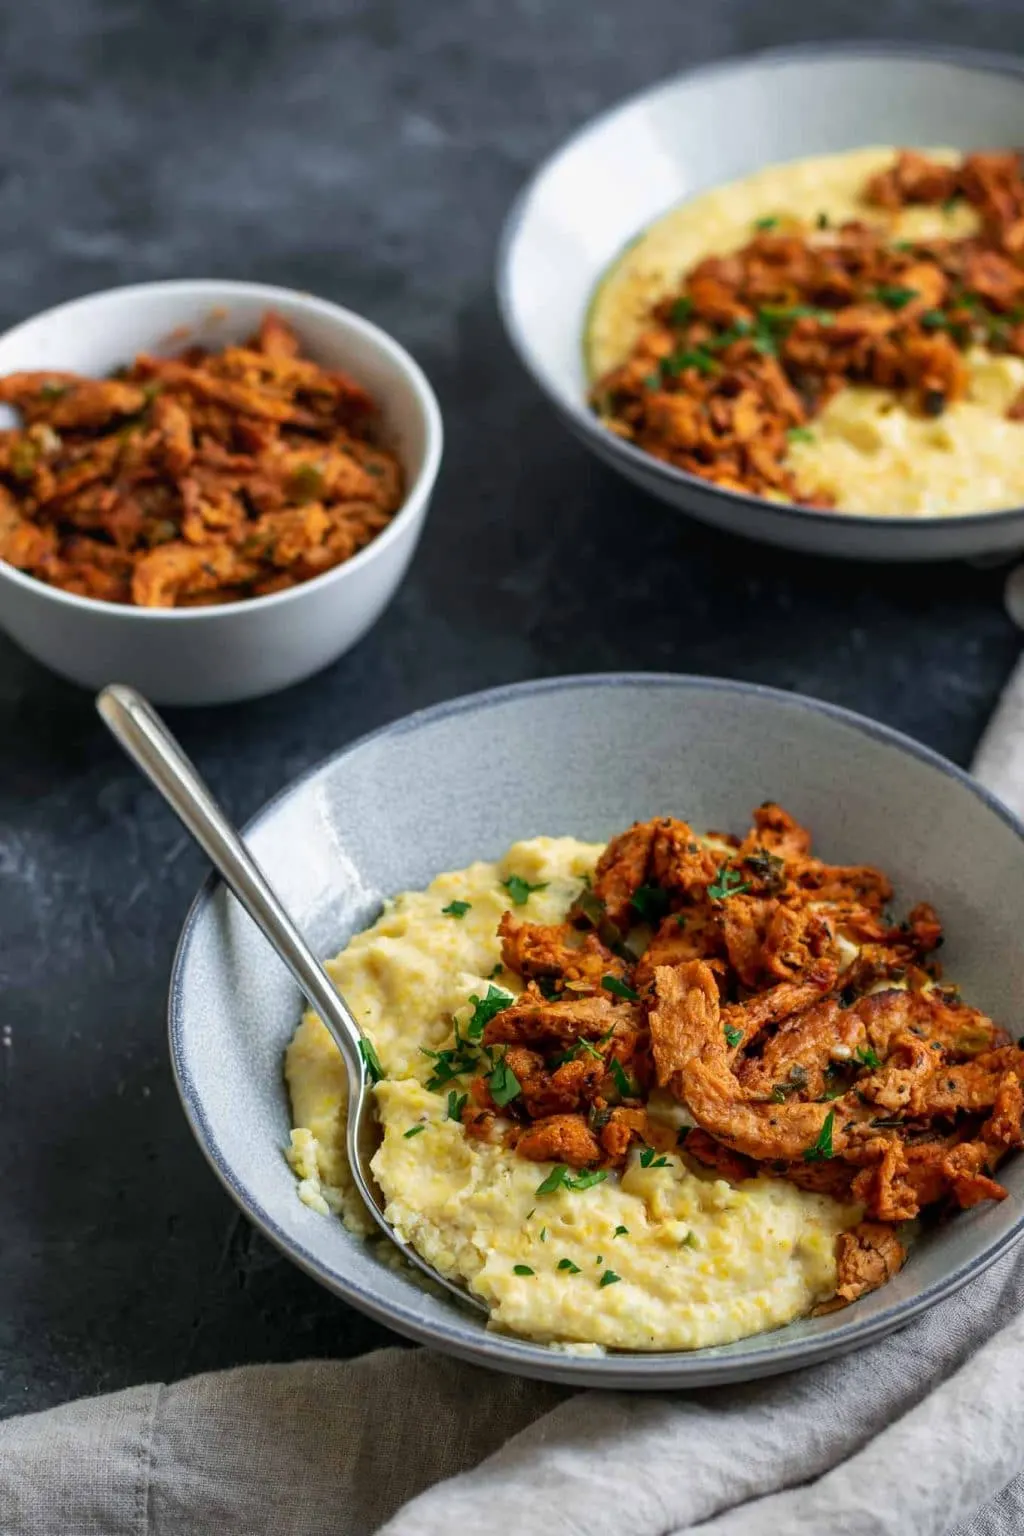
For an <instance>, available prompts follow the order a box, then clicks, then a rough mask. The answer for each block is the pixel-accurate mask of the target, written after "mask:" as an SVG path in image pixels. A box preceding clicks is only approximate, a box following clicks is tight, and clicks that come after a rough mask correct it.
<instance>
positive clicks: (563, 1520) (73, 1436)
mask: <svg viewBox="0 0 1024 1536" xmlns="http://www.w3.org/2000/svg"><path fill="white" fill-rule="evenodd" d="M974 772H975V773H976V775H977V776H978V777H979V778H980V779H981V781H982V782H983V783H985V784H986V785H987V786H988V787H989V788H990V789H992V790H993V792H994V793H996V794H997V795H999V796H1000V797H1001V798H1002V799H1003V800H1004V801H1005V802H1006V803H1007V804H1008V805H1010V806H1011V808H1012V809H1013V810H1015V811H1016V812H1018V814H1022V815H1024V663H1021V664H1020V665H1018V667H1017V669H1016V671H1015V672H1014V674H1013V676H1012V677H1011V679H1010V682H1009V683H1008V684H1007V687H1006V689H1005V690H1004V693H1003V696H1002V698H1001V700H1000V703H999V706H998V708H997V710H996V712H995V714H994V716H993V718H992V722H991V724H990V726H989V728H988V730H987V731H986V733H985V736H984V738H983V740H982V742H981V744H980V746H979V749H978V753H977V756H976V758H975V763H974ZM1022 1424H1024V1260H1022V1257H1021V1250H1012V1251H1011V1252H1010V1253H1008V1254H1006V1255H1004V1256H1003V1257H1002V1258H1001V1259H1000V1260H999V1261H998V1262H997V1263H996V1264H994V1265H993V1266H992V1267H991V1268H990V1269H989V1270H988V1271H987V1272H986V1273H985V1274H984V1275H982V1276H980V1277H979V1278H978V1279H976V1280H974V1281H973V1282H972V1283H971V1284H970V1285H968V1286H966V1287H965V1288H964V1289H963V1290H961V1291H959V1292H958V1293H957V1294H956V1295H955V1296H952V1297H950V1298H949V1299H948V1300H946V1301H944V1302H942V1303H940V1304H939V1305H938V1306H936V1307H934V1308H932V1310H931V1311H930V1312H928V1313H927V1314H926V1315H925V1316H924V1317H922V1318H920V1319H918V1320H917V1321H916V1322H914V1323H912V1324H910V1325H909V1326H908V1327H907V1328H905V1329H904V1330H903V1331H902V1332H900V1333H898V1334H895V1335H893V1336H891V1337H890V1338H888V1339H885V1340H883V1341H882V1342H881V1343H879V1344H876V1345H873V1346H871V1347H870V1348H869V1349H866V1350H862V1351H861V1352H860V1353H858V1354H855V1355H849V1356H846V1357H845V1358H843V1359H839V1360H834V1361H830V1362H827V1363H826V1364H824V1365H819V1366H814V1367H811V1368H810V1369H808V1370H804V1371H800V1372H796V1373H793V1374H791V1375H787V1376H778V1377H773V1378H771V1379H769V1380H766V1381H761V1382H752V1383H749V1384H747V1385H745V1386H738V1387H737V1386H734V1387H719V1388H715V1389H711V1390H705V1391H699V1392H694V1393H690V1394H683V1393H673V1394H660V1395H658V1396H654V1395H650V1396H647V1395H641V1394H620V1393H602V1392H587V1393H582V1392H580V1393H573V1392H570V1391H568V1390H567V1389H565V1388H562V1387H556V1386H550V1385H546V1384H544V1383H538V1382H527V1381H521V1380H516V1379H514V1378H512V1377H508V1376H502V1375H497V1374H495V1373H492V1372H488V1371H484V1370H481V1369H479V1368H477V1367H475V1366H470V1365H465V1364H462V1363H460V1362H458V1361H455V1360H449V1359H446V1358H443V1357H440V1356H437V1355H434V1354H432V1353H431V1352H430V1351H428V1350H422V1349H387V1350H381V1351H378V1352H377V1353H375V1354H373V1355H368V1356H364V1357H362V1358H361V1359H358V1360H354V1361H348V1362H340V1361H311V1362H308V1363H305V1364H299V1365H285V1366H274V1365H269V1366H249V1367H244V1368H242V1369H239V1370H234V1371H226V1372H221V1373H218V1374H215V1375H207V1376H197V1377H193V1378H192V1379H190V1380H188V1381H184V1382H180V1383H178V1384H176V1385H173V1386H161V1385H156V1386H145V1387H136V1388H132V1389H130V1390H129V1391H126V1392H119V1393H115V1394H114V1395H112V1396H108V1397H99V1398H91V1399H86V1400H84V1401H81V1402H77V1403H71V1404H69V1405H68V1406H66V1407H63V1408H56V1409H52V1410H50V1411H49V1412H46V1413H39V1414H32V1415H28V1416H26V1417H23V1418H14V1419H8V1420H7V1421H6V1422H4V1423H0V1529H2V1533H3V1536H256V1533H262V1532H267V1533H278V1532H281V1533H288V1536H372V1533H375V1532H376V1533H377V1536H452V1533H453V1532H458V1531H468V1532H472V1536H536V1533H537V1532H543V1533H544V1536H688V1533H691V1532H693V1533H696V1532H699V1533H700V1536H764V1533H766V1532H770V1533H772V1536H826V1533H832V1532H838V1533H841V1536H1019V1533H1020V1532H1022V1531H1024V1434H1022V1433H1021V1427H1020V1426H1021V1425H1022Z"/></svg>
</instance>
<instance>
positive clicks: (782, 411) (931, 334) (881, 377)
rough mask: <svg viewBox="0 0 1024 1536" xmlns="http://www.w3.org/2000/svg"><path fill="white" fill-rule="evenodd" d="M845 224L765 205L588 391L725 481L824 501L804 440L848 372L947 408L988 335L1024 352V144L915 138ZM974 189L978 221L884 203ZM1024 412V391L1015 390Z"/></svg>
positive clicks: (928, 411) (632, 431)
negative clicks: (891, 222) (800, 463)
mask: <svg viewBox="0 0 1024 1536" xmlns="http://www.w3.org/2000/svg"><path fill="white" fill-rule="evenodd" d="M863 196H864V202H865V214H870V213H873V216H874V219H875V222H872V223H869V222H866V221H865V222H861V221H852V222H849V223H846V224H843V225H842V226H841V227H839V228H834V227H827V226H826V227H824V228H822V227H819V226H818V225H817V224H815V225H809V226H807V227H796V228H793V227H790V224H791V223H792V221H790V224H788V225H787V227H785V228H776V227H775V226H776V224H777V221H776V220H773V219H768V220H765V221H763V223H764V225H765V227H763V228H760V229H759V230H758V231H757V233H755V236H754V238H753V239H752V240H750V241H749V242H748V244H746V245H745V246H743V248H742V249H741V250H739V251H736V252H734V253H733V254H731V255H728V256H709V257H707V258H705V259H704V260H703V261H701V262H699V263H698V264H697V265H696V266H695V267H693V268H692V270H691V271H690V272H688V273H687V274H686V275H685V277H684V280H683V282H682V284H681V286H680V288H679V290H678V291H677V292H674V293H670V294H668V295H667V296H665V297H664V298H663V299H661V300H660V301H659V302H658V303H657V304H656V305H655V306H654V308H653V310H652V311H651V314H650V325H649V327H648V328H647V329H646V330H645V331H644V333H643V334H642V335H641V336H640V338H639V340H638V342H637V344H636V346H635V347H634V349H633V352H632V354H631V355H630V357H628V358H627V359H626V361H625V362H624V363H623V364H621V366H619V367H616V368H613V369H612V370H611V371H610V372H608V373H606V374H605V375H604V376H603V377H602V378H600V379H599V380H598V381H597V382H596V383H595V384H594V386H593V389H592V391H591V403H592V405H593V407H594V409H595V410H596V411H597V412H598V414H599V415H600V416H601V418H602V420H603V421H604V423H605V424H606V425H607V426H608V427H609V428H610V429H611V430H612V431H613V432H615V433H616V434H617V435H619V436H620V437H624V438H627V439H629V440H630V441H632V442H634V443H636V445H637V446H638V447H640V448H642V449H643V450H644V451H645V452H647V453H650V454H652V455H653V456H654V457H656V458H659V459H663V460H666V461H667V462H669V463H671V464H674V465H676V466H677V467H679V468H680V469H684V470H687V471H688V472H689V473H691V474H695V475H699V476H701V477H702V478H703V479H706V480H710V481H712V482H713V483H715V484H716V485H719V486H721V487H723V488H725V489H727V490H733V491H745V492H755V493H757V494H760V495H767V496H769V497H774V498H776V499H784V500H790V501H795V502H802V503H804V504H806V505H809V506H820V507H828V506H831V505H832V504H833V501H834V497H833V494H832V492H831V490H830V488H829V487H828V486H821V487H818V488H817V489H811V490H810V491H807V490H806V489H801V487H800V485H798V482H797V478H796V475H795V472H794V469H793V467H792V466H791V464H790V462H789V458H788V453H789V445H790V443H791V441H793V440H794V439H796V438H799V437H800V436H801V435H803V436H805V437H806V436H807V435H808V425H809V423H811V422H812V421H813V420H814V418H815V417H816V416H817V415H818V414H819V413H820V412H821V410H822V409H823V407H824V406H825V405H826V404H827V403H828V401H829V400H830V399H831V398H832V397H833V396H834V395H835V394H836V393H837V391H838V390H839V389H841V388H842V387H843V386H844V385H847V384H870V385H874V386H876V387H878V388H881V389H886V390H891V391H893V393H894V394H895V395H899V396H901V397H902V398H903V400H904V401H905V403H906V404H907V405H908V407H909V408H910V409H911V410H913V411H916V412H918V413H920V414H923V415H926V416H941V415H942V413H943V412H944V410H945V409H946V406H947V405H948V404H949V403H950V402H952V401H956V400H959V399H961V398H962V397H963V396H964V394H965V393H966V390H967V384H968V370H967V366H966V363H965V360H964V354H965V353H966V352H967V351H968V350H969V349H970V348H971V347H973V346H976V345H978V344H981V345H984V346H986V347H988V348H989V349H990V350H992V351H994V352H1002V353H1010V354H1013V355H1015V356H1018V357H1024V176H1022V169H1021V159H1020V156H1019V155H1018V154H1017V152H1016V151H1009V150H1007V151H999V152H994V153H979V154H969V155H966V156H965V157H964V159H963V161H962V162H961V164H960V165H959V166H947V165H940V164H937V163H935V162H932V161H929V160H928V159H927V158H926V157H925V156H923V155H921V154H918V153H916V152H915V151H912V150H903V151H900V152H899V153H898V154H897V155H896V156H895V157H894V160H893V164H892V166H891V167H890V168H889V169H887V170H885V171H883V172H882V173H880V174H879V175H877V176H875V177H873V178H872V179H871V180H870V181H869V182H868V183H867V185H866V186H865V187H864V191H863ZM954 199H962V200H963V201H964V202H965V203H966V204H969V205H970V206H971V207H972V208H973V209H974V210H975V211H976V213H977V215H978V217H979V220H980V225H981V228H980V231H979V232H978V233H977V234H971V235H969V236H967V237H965V238H962V239H952V238H942V239H936V238H932V239H922V240H917V241H905V240H894V239H893V238H892V233H891V231H890V229H889V228H888V225H887V222H886V221H885V220H884V219H883V222H882V223H881V224H879V223H878V222H877V219H878V214H879V211H881V212H882V213H883V214H891V213H895V212H896V211H898V210H899V209H900V208H902V207H903V206H904V205H905V204H908V203H934V204H946V203H949V202H950V201H952V200H954ZM1008 415H1009V416H1010V417H1011V418H1013V419H1020V418H1021V417H1024V395H1022V396H1021V397H1019V398H1018V399H1017V400H1016V401H1015V402H1014V403H1013V404H1012V405H1011V406H1010V408H1009V411H1008Z"/></svg>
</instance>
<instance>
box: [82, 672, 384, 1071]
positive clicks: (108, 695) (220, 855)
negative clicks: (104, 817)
mask: <svg viewBox="0 0 1024 1536" xmlns="http://www.w3.org/2000/svg"><path fill="white" fill-rule="evenodd" d="M96 708H97V709H98V710H99V712H100V715H101V717H102V719H103V721H104V722H105V724H106V725H107V726H108V728H109V729H110V731H111V733H112V734H113V735H114V737H115V738H116V739H117V741H118V742H119V743H120V745H121V746H122V747H123V748H124V750H125V752H127V754H128V756H129V757H130V758H131V759H132V760H133V762H134V763H135V764H136V766H137V767H138V768H140V769H141V770H142V772H143V773H144V774H145V776H146V778H147V779H149V781H150V783H151V784H152V785H153V787H154V788H155V789H157V790H159V792H160V793H161V794H162V795H163V797H164V799H165V800H166V801H167V803H168V805H169V806H170V807H171V810H172V811H174V813H175V814H176V815H177V816H178V818H179V820H180V821H181V822H182V823H183V824H184V826H185V828H186V830H187V831H188V832H190V833H191V834H192V836H193V837H194V838H195V840H196V842H197V843H198V844H199V846H200V847H201V848H202V850H203V852H204V853H205V854H206V856H207V858H208V859H209V860H210V862H211V863H212V864H213V866H214V868H215V869H216V871H217V873H218V874H219V875H220V877H221V879H222V880H223V881H224V883H225V885H226V886H227V887H228V889H229V890H230V891H232V892H233V893H234V895H235V896H236V897H237V899H238V900H239V901H240V902H241V904H242V906H243V907H244V908H245V910H246V911H247V912H248V914H249V916H250V917H251V918H252V920H253V922H254V923H255V924H256V926H257V927H258V928H259V929H260V931H261V932H262V933H263V934H264V936H265V937H266V938H267V940H268V941H269V942H270V944H271V945H272V947H273V948H274V949H275V950H276V951H277V954H278V955H279V957H280V958H281V960H283V961H284V963H285V965H286V966H287V967H288V969H289V970H290V971H291V973H292V975H293V976H294V978H295V980H296V981H297V982H298V984H299V986H300V987H301V989H302V991H303V993H304V994H305V996H306V997H307V998H308V999H309V1001H310V1003H311V1004H312V1005H313V1007H314V1008H315V1009H316V1011H317V1013H318V1014H319V1015H320V1017H321V1019H322V1020H323V1021H324V1023H325V1025H326V1026H327V1028H328V1029H329V1030H330V1032H331V1035H332V1037H333V1039H334V1042H335V1044H336V1045H337V1047H338V1049H339V1050H340V1051H341V1054H342V1057H343V1059H344V1062H345V1065H346V1067H347V1068H348V1074H349V1086H350V1091H351V1092H352V1093H353V1094H354V1093H355V1092H356V1090H357V1089H358V1087H359V1084H360V1083H361V1081H362V1079H363V1076H364V1073H365V1066H364V1063H363V1057H362V1052H361V1050H360V1042H361V1039H362V1035H361V1032H360V1029H359V1026H358V1024H357V1023H356V1021H355V1019H354V1018H353V1017H352V1015H351V1014H350V1013H349V1011H348V1009H347V1008H346V1006H345V1004H344V1001H343V1000H342V998H341V996H340V994H339V993H338V991H337V990H336V989H335V987H334V985H333V984H332V982H331V979H330V977H329V976H328V975H327V972H326V971H325V970H324V968H323V966H322V965H321V964H320V962H319V960H317V958H316V956H315V955H314V954H313V951H312V950H311V949H310V948H309V945H308V944H307V943H306V941H305V939H304V938H303V937H302V934H301V933H300V932H299V930H298V928H297V927H296V926H295V924H294V922H293V921H292V919H291V918H290V917H289V915H288V913H287V912H286V911H285V909H284V907H283V906H282V905H281V902H280V901H279V900H278V898H277V896H276V895H275V894H274V891H273V890H272V888H271V886H270V884H269V882H268V880H267V878H266V876H265V875H264V873H263V871H262V870H261V869H260V867H259V865H258V864H257V863H256V860H255V859H254V858H253V856H252V854H251V853H250V852H249V850H248V848H247V847H246V846H245V844H244V843H243V841H242V839H241V837H240V836H239V834H238V833H237V832H236V830H235V828H234V827H233V826H232V825H231V823H230V821H229V820H228V818H227V816H226V815H225V814H224V812H223V811H222V810H221V808H220V806H219V805H218V804H217V802H216V800H215V799H214V798H213V795H212V794H211V793H210V791H209V789H208V788H207V786H206V785H205V784H204V783H203V780H202V779H201V778H200V776H199V773H198V772H197V770H196V768H195V767H194V766H193V764H192V763H191V762H190V761H189V759H188V758H187V757H186V756H185V753H184V752H183V751H182V749H181V747H180V746H179V744H178V742H177V741H176V740H175V738H174V737H173V736H172V734H171V732H170V731H169V730H168V729H167V726H166V725H165V724H164V722H163V721H162V720H161V719H160V716H159V715H158V714H157V713H156V710H155V709H153V707H152V705H150V704H148V703H147V702H146V700H145V699H144V698H143V697H142V695H141V694H138V693H136V692H135V690H134V688H127V687H125V686H124V685H123V684H121V683H112V684H111V685H110V686H109V687H107V688H104V689H103V691H102V692H101V693H100V694H99V695H98V696H97V699H96Z"/></svg>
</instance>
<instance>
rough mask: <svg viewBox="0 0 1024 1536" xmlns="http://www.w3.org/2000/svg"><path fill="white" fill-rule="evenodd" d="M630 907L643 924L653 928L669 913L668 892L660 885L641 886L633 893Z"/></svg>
mask: <svg viewBox="0 0 1024 1536" xmlns="http://www.w3.org/2000/svg"><path fill="white" fill-rule="evenodd" d="M630 906H631V907H632V908H633V910H634V912H637V913H639V915H640V918H641V920H642V921H643V922H645V923H650V924H651V925H652V926H653V925H654V924H655V923H658V922H660V921H661V919H662V918H663V917H664V916H665V913H666V912H667V911H668V891H663V890H662V888H661V886H660V885H641V886H639V887H638V888H637V889H636V890H635V891H634V892H633V895H632V898H631V900H630Z"/></svg>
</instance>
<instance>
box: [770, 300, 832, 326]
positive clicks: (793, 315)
mask: <svg viewBox="0 0 1024 1536" xmlns="http://www.w3.org/2000/svg"><path fill="white" fill-rule="evenodd" d="M835 319H836V317H835V315H834V314H833V313H832V311H831V310H830V309H819V308H818V307H817V306H816V305H814V304H762V305H761V308H760V309H759V310H758V312H757V322H758V324H759V325H767V326H773V327H774V326H784V325H793V324H794V322H795V321H797V320H817V322H818V324H819V325H834V324H835Z"/></svg>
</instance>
